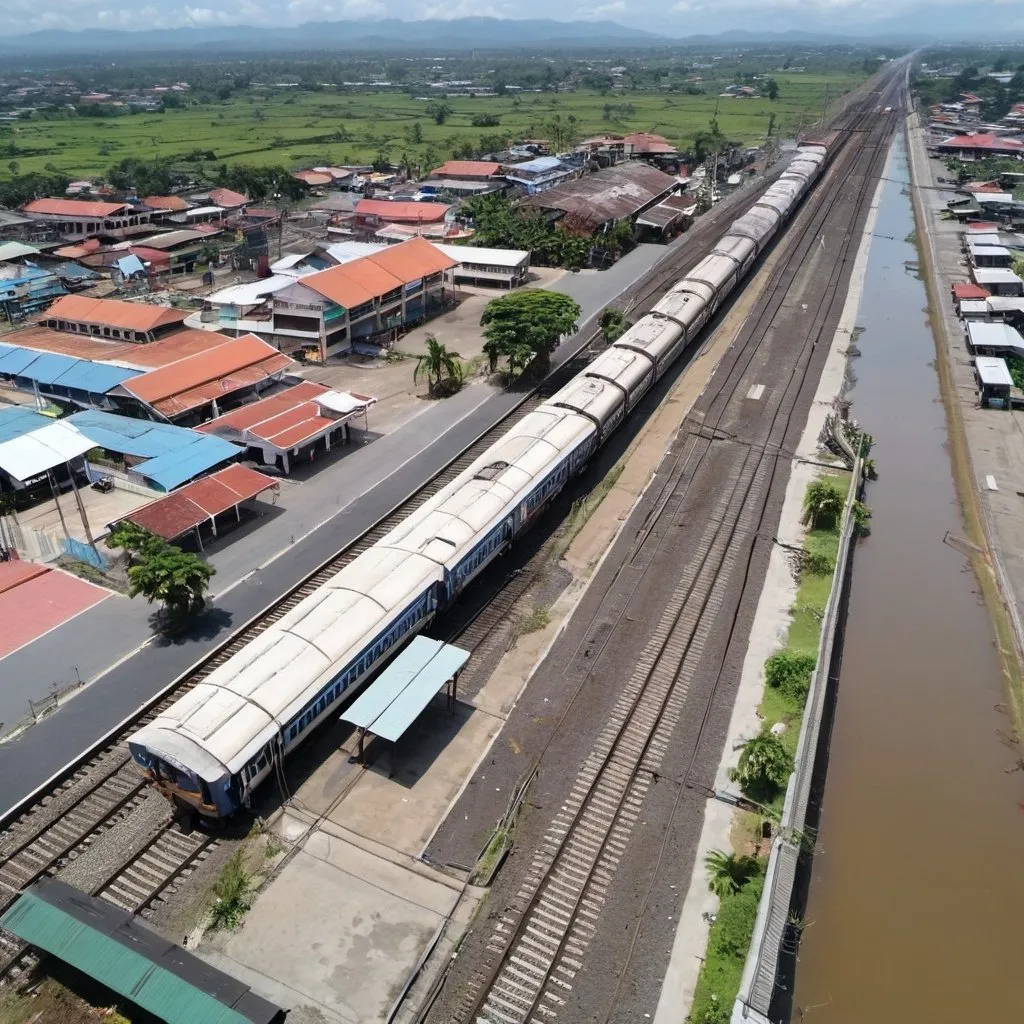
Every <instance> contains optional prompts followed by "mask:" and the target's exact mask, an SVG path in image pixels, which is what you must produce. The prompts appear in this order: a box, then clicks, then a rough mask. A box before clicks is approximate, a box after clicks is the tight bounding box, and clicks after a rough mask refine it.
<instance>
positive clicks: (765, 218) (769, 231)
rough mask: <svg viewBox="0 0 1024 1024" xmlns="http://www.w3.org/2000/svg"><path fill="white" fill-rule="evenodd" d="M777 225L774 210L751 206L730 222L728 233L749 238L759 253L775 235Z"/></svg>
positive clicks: (776, 214)
mask: <svg viewBox="0 0 1024 1024" xmlns="http://www.w3.org/2000/svg"><path fill="white" fill-rule="evenodd" d="M778 226H779V216H778V212H777V211H776V210H770V211H768V210H758V209H757V208H756V207H752V208H751V209H749V210H747V212H746V213H745V214H743V216H742V217H740V218H739V219H738V220H734V221H733V222H732V225H731V226H730V228H729V234H730V235H741V236H742V237H743V238H749V239H750V240H751V241H752V242H753V243H754V244H755V245H756V246H757V253H758V255H760V254H761V253H762V252H763V251H764V247H765V246H766V245H767V244H768V243H769V242H770V241H771V240H772V238H774V237H775V232H776V230H777V229H778Z"/></svg>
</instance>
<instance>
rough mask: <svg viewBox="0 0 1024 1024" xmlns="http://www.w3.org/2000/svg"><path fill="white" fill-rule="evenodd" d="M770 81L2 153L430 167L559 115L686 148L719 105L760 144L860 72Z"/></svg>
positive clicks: (328, 115)
mask: <svg viewBox="0 0 1024 1024" xmlns="http://www.w3.org/2000/svg"><path fill="white" fill-rule="evenodd" d="M775 77H776V81H777V82H778V85H779V98H778V100H777V101H776V102H774V103H772V102H770V101H769V100H767V99H761V98H758V99H733V98H726V97H721V98H720V97H719V96H717V95H698V96H690V95H686V94H682V93H670V92H638V91H630V92H622V93H613V94H610V95H600V94H598V93H596V92H588V91H582V90H581V91H579V92H573V93H558V94H552V93H525V94H522V95H520V96H518V97H511V96H502V97H480V98H473V97H465V98H462V97H460V98H451V99H447V100H443V102H445V103H447V104H448V105H449V106H450V107H451V108H452V111H453V113H452V114H451V115H450V116H449V118H448V120H447V121H446V122H445V123H444V124H441V125H438V124H435V123H434V120H433V119H432V117H430V116H429V115H428V113H427V110H426V108H427V106H428V103H427V102H426V101H424V100H422V99H413V98H411V97H409V96H408V95H407V94H404V93H398V92H388V93H385V92H377V93H332V92H329V91H324V92H302V93H292V92H287V91H283V90H282V91H277V92H273V93H270V94H269V95H265V96H258V95H244V96H236V97H233V98H232V99H230V100H227V101H224V102H220V103H218V102H213V103H208V104H202V105H197V106H193V107H189V108H188V109H185V110H171V111H168V112H166V113H139V114H133V115H126V116H122V117H113V118H108V119H101V118H92V117H77V116H75V117H68V118H66V119H59V120H26V121H18V122H15V123H14V124H13V125H12V126H11V128H10V133H9V134H8V132H7V131H6V130H0V155H2V154H3V153H4V152H7V153H8V154H9V156H10V157H12V158H13V159H15V160H16V162H17V164H16V170H17V173H19V174H25V173H28V172H31V171H46V170H49V171H54V172H60V173H64V174H67V175H70V176H71V177H73V178H77V177H90V176H92V177H95V176H100V175H102V174H103V173H104V172H105V171H106V170H107V169H108V168H109V167H110V166H111V164H113V163H115V162H117V161H119V160H121V159H123V158H124V157H136V158H139V159H144V160H153V159H160V160H167V161H169V162H171V163H174V162H176V161H178V160H179V159H180V158H181V157H182V156H184V155H185V154H188V153H190V152H192V151H193V150H203V151H207V150H209V151H212V152H213V153H214V154H215V155H216V160H217V161H218V162H227V163H239V164H249V165H253V166H257V165H269V164H283V165H285V166H287V167H290V168H294V169H297V168H299V167H304V166H310V165H314V164H326V163H332V164H346V163H365V162H368V161H371V160H373V159H375V158H376V157H377V156H378V155H379V154H384V155H385V157H386V158H387V159H389V160H390V161H393V162H396V163H397V162H399V161H401V162H406V161H407V160H408V161H411V162H412V163H414V164H416V163H423V164H430V163H433V162H434V161H436V162H438V163H440V162H442V161H443V160H446V159H448V158H449V157H450V156H451V155H452V153H453V151H455V150H457V149H459V148H460V147H462V146H464V145H466V144H469V145H471V146H472V147H473V148H474V149H481V148H483V149H490V148H493V146H492V145H489V143H493V142H494V141H496V138H495V137H496V136H504V137H507V138H510V139H516V138H544V137H546V136H547V134H549V133H548V125H549V124H550V123H551V121H552V119H553V118H554V117H555V116H556V115H557V116H558V117H559V118H560V119H561V120H562V121H563V122H565V121H567V120H568V118H569V116H570V115H573V116H575V117H576V119H577V120H576V129H577V131H578V134H579V136H580V138H585V137H586V136H589V135H596V134H599V133H602V132H617V133H627V132H631V131H651V132H657V133H658V134H661V135H664V136H666V137H667V138H668V139H669V140H670V141H671V142H673V143H675V144H677V145H679V146H681V147H683V148H685V147H686V146H687V144H688V142H689V140H690V139H692V137H693V135H694V133H695V132H698V131H701V130H704V129H706V128H707V126H708V122H709V120H710V119H711V117H712V116H713V115H714V113H715V108H716V106H717V108H718V121H719V125H720V126H721V129H722V131H723V132H724V133H725V134H726V136H727V137H728V138H729V139H734V140H736V141H742V142H743V143H745V144H751V145H752V144H757V143H759V142H762V141H763V140H764V138H765V133H766V132H767V129H768V122H769V117H770V115H771V114H773V113H774V114H775V115H776V126H777V127H776V134H781V135H782V136H783V137H785V136H787V135H790V136H791V135H793V134H795V133H796V132H798V131H799V130H800V129H801V128H805V127H809V126H810V125H812V124H813V123H814V122H816V121H817V120H818V119H819V118H820V116H821V110H822V104H823V100H824V98H825V90H826V85H827V88H828V95H829V98H830V107H833V108H834V107H835V106H836V102H835V101H836V100H837V99H838V98H839V97H840V96H841V95H842V94H843V93H844V92H847V91H849V90H850V89H852V88H854V87H855V86H856V85H858V84H859V83H860V82H861V81H863V79H864V77H865V76H863V75H857V74H851V73H835V74H831V75H826V74H793V73H786V72H780V73H779V74H778V75H776V76H775ZM481 115H492V116H495V117H497V118H499V119H500V124H499V125H498V126H494V127H479V126H476V127H475V126H473V125H472V123H471V122H472V119H473V117H474V116H477V117H479V116H481ZM416 125H419V131H420V132H421V133H422V141H420V142H419V143H415V142H413V141H412V140H413V138H414V136H413V134H412V133H413V132H414V131H415V128H414V126H416ZM482 137H483V138H482ZM482 142H483V143H484V145H482ZM5 144H6V145H5ZM15 150H16V151H15ZM9 162H10V160H9V159H2V157H0V176H7V175H9V174H10V173H11V169H10V167H9Z"/></svg>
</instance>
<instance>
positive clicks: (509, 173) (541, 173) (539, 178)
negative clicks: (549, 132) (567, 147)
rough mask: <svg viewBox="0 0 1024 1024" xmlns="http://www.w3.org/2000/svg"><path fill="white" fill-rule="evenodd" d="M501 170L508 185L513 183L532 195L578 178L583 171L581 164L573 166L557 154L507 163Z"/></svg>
mask: <svg viewBox="0 0 1024 1024" xmlns="http://www.w3.org/2000/svg"><path fill="white" fill-rule="evenodd" d="M502 171H503V173H504V175H505V180H506V181H507V182H508V183H509V184H510V185H515V186H517V187H518V188H521V189H522V190H523V191H524V192H525V193H526V194H527V195H531V196H532V195H536V194H537V193H538V192H545V191H546V190H547V189H549V188H554V187H555V186H556V185H561V184H562V183H563V182H566V181H571V180H572V179H573V178H578V177H579V176H580V175H581V174H582V173H583V168H582V164H580V165H579V166H574V165H571V164H568V163H566V162H565V161H563V160H560V159H559V158H558V157H557V156H539V157H537V158H536V159H535V160H527V161H526V162H525V163H521V164H509V165H507V166H505V167H503V168H502Z"/></svg>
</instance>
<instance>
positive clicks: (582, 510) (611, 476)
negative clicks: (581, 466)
mask: <svg viewBox="0 0 1024 1024" xmlns="http://www.w3.org/2000/svg"><path fill="white" fill-rule="evenodd" d="M625 468H626V463H625V462H616V463H615V465H614V466H612V468H611V469H610V470H609V472H608V474H607V475H606V476H605V478H604V479H603V480H602V481H601V482H600V483H599V484H598V485H597V486H596V487H595V488H594V489H593V490H592V491H591V492H590V493H589V494H588V495H587V496H586V497H585V498H581V499H580V500H579V501H577V502H574V503H573V506H572V510H571V511H570V512H569V515H568V516H567V517H566V520H565V522H564V523H563V524H562V528H561V529H560V530H559V531H558V536H557V537H556V538H555V544H554V551H553V553H554V557H555V560H556V561H557V560H558V559H559V558H561V557H562V556H563V555H564V554H565V553H566V551H568V550H569V545H570V544H571V543H572V542H573V541H574V540H575V539H576V535H577V534H578V533H579V532H580V530H582V529H583V527H584V526H586V525H587V520H588V519H589V518H590V517H591V516H592V515H593V514H594V512H595V511H596V510H597V508H598V506H599V505H600V504H601V502H602V501H604V499H605V498H607V497H608V492H609V491H610V490H611V489H612V488H613V487H614V486H615V485H616V483H618V480H619V477H620V476H622V471H623V470H624V469H625Z"/></svg>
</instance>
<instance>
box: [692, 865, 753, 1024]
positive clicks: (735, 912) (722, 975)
mask: <svg viewBox="0 0 1024 1024" xmlns="http://www.w3.org/2000/svg"><path fill="white" fill-rule="evenodd" d="M766 868H767V861H766V860H763V859H759V860H758V861H757V873H756V874H755V875H753V876H752V877H750V878H749V879H748V880H747V881H746V882H745V883H744V885H743V887H742V888H741V889H740V890H739V892H736V893H731V894H727V895H725V896H723V897H722V898H721V902H720V903H719V907H718V914H717V915H716V917H715V921H714V923H713V924H712V925H711V933H710V935H709V936H708V949H707V954H706V955H705V957H704V962H703V964H702V965H701V969H700V976H699V977H698V978H697V988H696V991H695V992H694V995H693V1006H692V1008H691V1010H690V1016H689V1018H688V1019H689V1021H690V1022H691V1024H728V1021H729V1018H730V1017H731V1016H732V1004H733V1002H734V1001H735V999H736V993H737V992H738V991H739V987H740V977H741V976H742V974H743V964H744V962H745V961H746V959H747V950H748V949H750V940H751V937H752V936H753V934H754V922H755V920H756V919H757V905H758V903H759V902H760V900H761V891H762V889H763V888H764V873H765V870H766Z"/></svg>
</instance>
